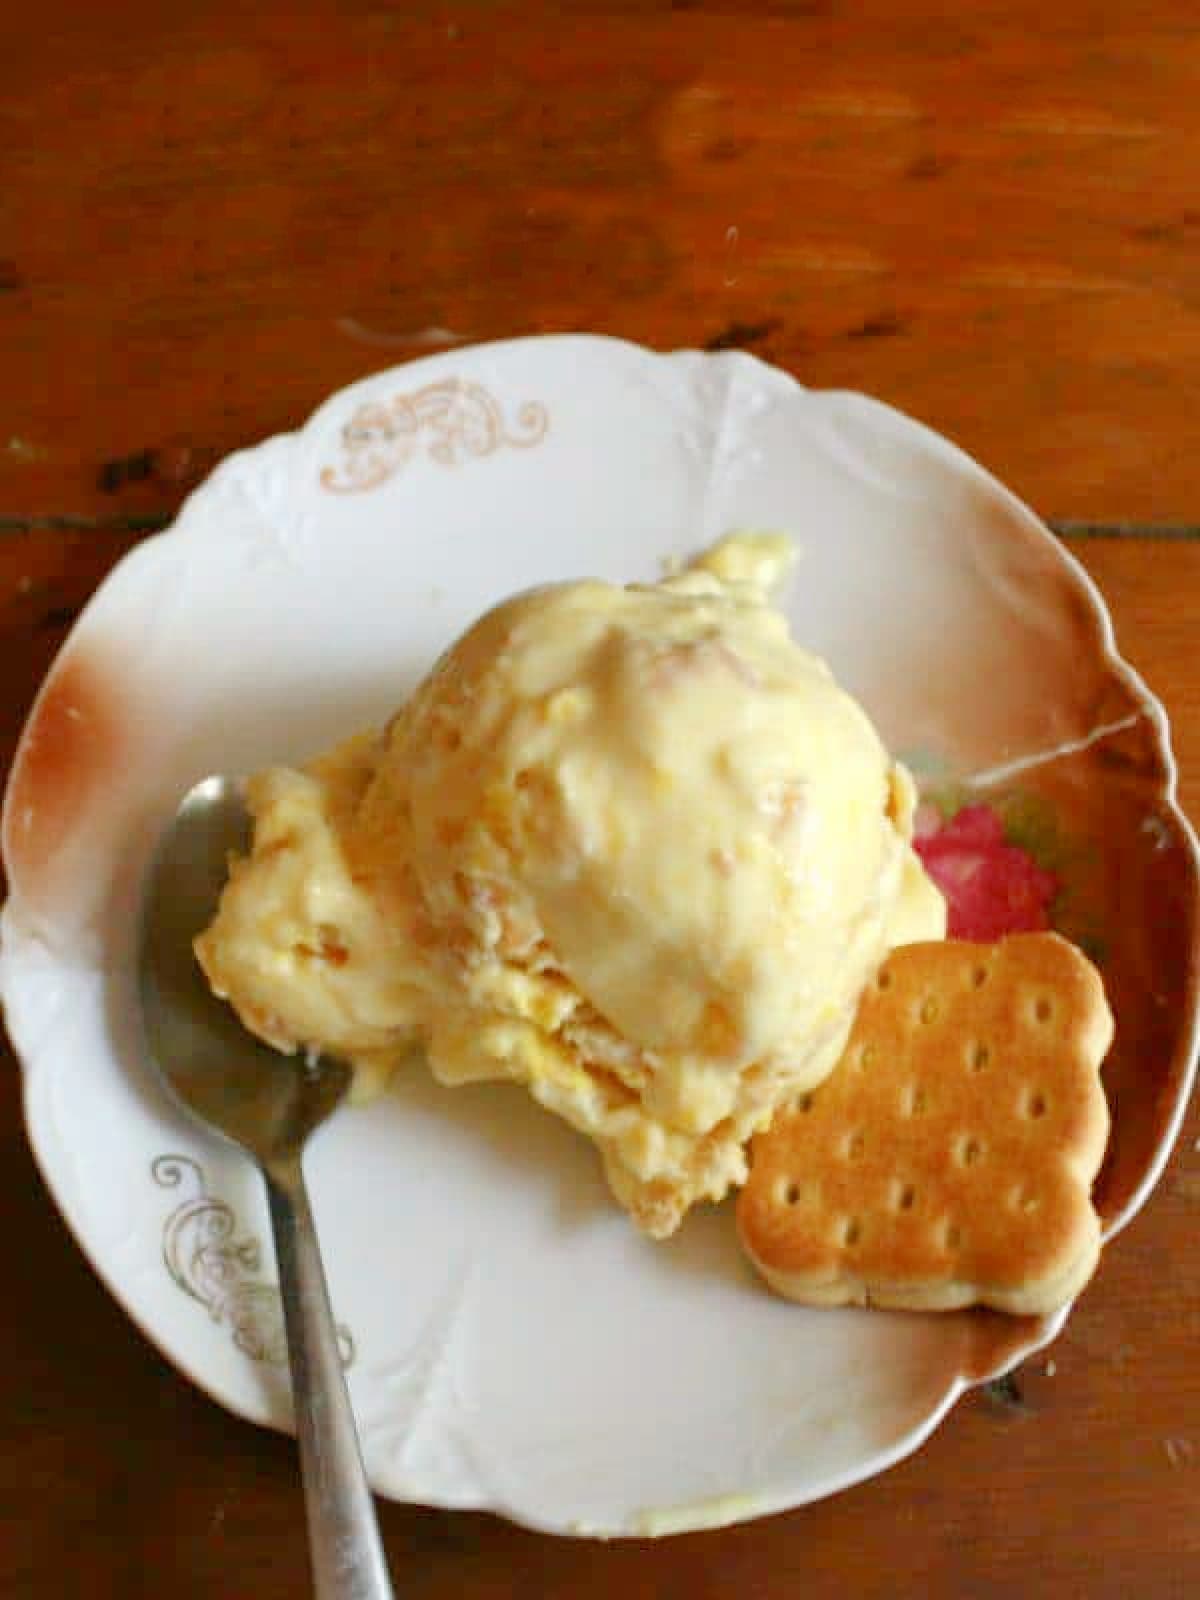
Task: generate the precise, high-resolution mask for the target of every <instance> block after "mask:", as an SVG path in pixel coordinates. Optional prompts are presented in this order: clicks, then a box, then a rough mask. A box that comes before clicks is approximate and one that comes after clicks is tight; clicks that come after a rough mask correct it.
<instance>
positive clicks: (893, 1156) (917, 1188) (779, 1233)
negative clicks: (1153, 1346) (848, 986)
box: [737, 933, 1113, 1314]
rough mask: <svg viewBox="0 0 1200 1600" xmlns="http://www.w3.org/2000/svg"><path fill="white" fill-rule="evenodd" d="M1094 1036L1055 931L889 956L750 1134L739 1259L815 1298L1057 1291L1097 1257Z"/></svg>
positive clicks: (929, 1298) (1094, 989) (1099, 1133)
mask: <svg viewBox="0 0 1200 1600" xmlns="http://www.w3.org/2000/svg"><path fill="white" fill-rule="evenodd" d="M1112 1031H1113V1024H1112V1015H1111V1013H1110V1011H1109V1008H1108V1003H1107V1001H1106V999H1105V996H1104V988H1103V985H1102V983H1101V981H1100V975H1099V973H1098V972H1097V971H1096V970H1095V968H1094V967H1093V966H1092V965H1091V963H1090V962H1089V961H1087V959H1086V958H1085V957H1084V956H1083V955H1082V954H1081V953H1080V952H1079V951H1078V950H1077V949H1076V948H1075V947H1074V946H1073V945H1071V944H1068V943H1067V941H1066V940H1065V939H1062V938H1060V937H1059V936H1058V935H1057V934H1053V933H1035V934H1017V935H1014V936H1013V937H1011V938H1008V939H1005V940H1003V941H1001V942H1000V943H999V944H994V945H979V944H968V943H965V942H962V941H957V940H947V941H945V942H942V943H937V944H916V945H907V946H905V947H903V948H901V949H898V950H895V951H893V952H892V954H891V956H889V958H888V960H887V961H886V962H885V963H884V965H883V967H882V968H881V969H880V971H879V974H878V976H877V977H876V979H875V982H874V983H873V984H872V985H871V987H870V988H869V989H868V991H867V993H866V994H865V995H864V996H863V999H862V1003H861V1006H860V1008H859V1013H858V1018H857V1021H856V1022H855V1025H854V1029H853V1032H852V1033H851V1035H850V1040H849V1043H848V1044H847V1046H846V1049H845V1051H844V1052H843V1055H842V1057H841V1060H840V1061H839V1062H838V1065H837V1066H836V1067H835V1069H834V1071H833V1072H832V1074H831V1075H830V1076H829V1077H828V1078H827V1079H826V1080H825V1081H824V1082H823V1083H822V1084H821V1085H820V1086H819V1087H818V1088H817V1089H815V1090H814V1091H813V1092H812V1093H811V1094H808V1095H804V1096H802V1097H801V1098H800V1100H798V1101H797V1102H795V1104H794V1105H792V1106H791V1107H789V1108H788V1109H786V1110H784V1111H781V1112H779V1113H778V1115H777V1116H776V1118H775V1120H774V1122H773V1124H772V1125H771V1127H770V1128H769V1129H768V1130H767V1132H765V1133H762V1134H759V1135H758V1137H757V1138H756V1139H755V1140H754V1142H753V1145H752V1150H751V1170H750V1178H749V1181H748V1182H747V1184H746V1187H745V1188H744V1189H743V1190H742V1193H741V1195H740V1197H739V1200H738V1207H737V1222H738V1232H739V1234H740V1237H741V1240H742V1244H743V1247H744V1248H745V1250H746V1252H747V1254H748V1255H749V1256H750V1259H751V1260H752V1261H753V1262H754V1264H755V1266H756V1267H757V1268H758V1269H759V1271H760V1272H761V1273H762V1275H763V1276H764V1277H765V1278H766V1280H767V1282H768V1283H769V1284H770V1285H771V1287H772V1288H773V1289H775V1290H777V1291H778V1292H779V1293H780V1294H782V1295H786V1296H787V1297H788V1298H789V1299H792V1300H801V1301H806V1302H809V1303H812V1304H817V1305H841V1304H846V1303H853V1304H860V1305H863V1304H871V1305H879V1306H897V1307H907V1308H911V1309H915V1310H939V1311H944V1310H951V1309H953V1308H956V1307H959V1306H966V1305H972V1304H977V1303H978V1304H983V1305H989V1306H994V1307H996V1308H997V1309H998V1310H1001V1311H1011V1312H1017V1313H1021V1314H1028V1313H1035V1314H1041V1313H1044V1312H1047V1311H1051V1310H1054V1309H1056V1308H1057V1307H1059V1306H1061V1305H1064V1304H1066V1302H1067V1301H1069V1300H1070V1299H1071V1298H1072V1297H1073V1296H1074V1295H1076V1294H1077V1293H1078V1292H1079V1290H1080V1289H1082V1287H1083V1286H1084V1284H1085V1283H1086V1282H1087V1280H1088V1278H1089V1277H1090V1276H1091V1274H1092V1272H1093V1270H1094V1268H1095V1265H1096V1261H1097V1259H1098V1257H1099V1253H1100V1222H1099V1218H1098V1217H1097V1215H1096V1213H1095V1211H1094V1210H1093V1208H1092V1204H1091V1199H1090V1193H1091V1186H1092V1181H1093V1179H1094V1178H1095V1175H1096V1172H1097V1170H1098V1168H1099V1166H1100V1162H1101V1160H1102V1158H1103V1155H1104V1148H1105V1144H1106V1142H1107V1139H1108V1126H1109V1119H1108V1105H1107V1102H1106V1101H1105V1098H1104V1091H1103V1088H1102V1086H1101V1083H1100V1076H1099V1068H1100V1064H1101V1062H1102V1061H1103V1059H1104V1055H1105V1053H1106V1051H1107V1050H1108V1046H1109V1044H1110V1042H1111V1040H1112Z"/></svg>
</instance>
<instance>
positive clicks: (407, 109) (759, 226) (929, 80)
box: [0, 0, 1200, 520]
mask: <svg viewBox="0 0 1200 1600" xmlns="http://www.w3.org/2000/svg"><path fill="white" fill-rule="evenodd" d="M5 17H6V19H7V20H6V21H4V22H3V23H0V60H2V61H4V63H5V65H6V67H7V73H6V90H5V95H4V98H3V103H2V105H0V192H3V194H4V213H3V215H4V219H5V220H4V222H3V224H0V226H2V227H3V233H2V234H0V343H2V347H3V349H4V352H5V372H6V380H7V381H6V384H5V400H4V402H3V424H2V426H0V504H2V505H4V506H5V507H11V508H12V509H13V510H14V511H19V512H26V513H40V512H45V511H48V510H50V511H64V510H69V511H76V512H93V513H103V512H104V511H107V510H113V509H117V508H120V509H125V508H133V509H145V508H154V509H167V510H169V509H171V508H173V507H174V505H175V504H176V503H177V501H178V499H179V496H180V494H181V492H182V490H183V489H184V488H185V487H186V486H187V485H188V484H190V483H191V482H193V481H194V480H195V478H196V476H197V475H198V474H200V473H201V472H202V471H203V470H204V468H205V467H206V466H207V465H208V464H209V463H211V461H212V460H213V459H215V458H216V457H217V456H219V455H223V454H225V453H226V452H228V451H229V450H230V449H232V448H234V447H236V446H238V445H241V444H244V443H246V442H249V441H252V440H254V439H257V438H259V437H261V436H262V435H263V434H266V433H270V432H274V431H278V430H280V429H285V428H289V427H291V426H294V425H295V424H296V423H297V422H298V421H299V420H301V419H302V418H303V417H304V416H305V415H306V414H307V412H308V411H309V410H310V409H311V408H312V407H313V406H314V405H315V404H316V403H317V402H318V401H319V400H320V399H321V398H322V397H323V396H324V395H325V394H326V393H328V392H329V391H330V390H331V389H333V388H335V387H337V386H339V385H341V384H343V383H345V382H347V381H349V380H350V379H352V378H356V377H359V376H361V375H363V374H364V373H366V372H368V371H370V370H372V369H374V368H377V367H380V366H387V365H390V364H391V363H393V362H395V361H397V360H401V359H405V358H407V357H410V356H412V355H415V354H420V353H421V352H422V351H425V350H427V349H432V348H439V347H443V346H444V345H445V344H446V343H447V342H448V341H453V340H457V339H473V340H478V339H486V338H491V337H495V336H502V335H504V336H506V335H510V334H514V333H526V332H536V331H544V330H551V329H564V328H583V329H591V330H597V331H603V332H611V333H619V334H624V335H627V336H629V337H631V338H634V339H639V340H642V341H645V342H648V343H651V344H654V345H657V346H674V345H704V344H728V343H735V344H744V345H749V346H752V347H753V348H755V349H758V350H760V351H762V352H763V353H765V354H767V355H769V356H770V357H771V358H772V359H774V360H776V361H779V362H781V363H782V364H784V365H785V366H787V367H789V368H791V369H792V370H793V371H795V372H796V373H797V374H798V375H799V376H801V377H802V378H803V379H804V380H805V381H806V382H809V383H811V384H814V385H818V386H826V385H835V386H836V385H846V386H850V387H866V388H870V389H871V390H872V391H873V392H874V393H876V394H878V395H880V396H881V397H882V398H884V399H887V400H890V401H892V402H894V403H895V404H898V405H900V406H901V407H904V408H906V409H908V410H911V411H912V412H914V413H915V414H916V415H918V416H920V417H922V418H924V419H925V420H927V421H929V422H931V423H932V424H933V425H934V426H936V427H938V428H941V429H943V430H945V431H947V432H949V433H951V434H952V435H953V436H955V437H956V438H958V439H959V440H960V441H961V442H962V443H963V444H964V445H966V446H967V448H968V449H970V450H972V451H973V452H974V453H976V454H978V455H979V456H980V457H981V458H982V459H983V460H984V461H985V462H986V463H987V464H989V465H990V466H992V467H993V468H995V469H996V470H997V471H998V472H999V473H1000V475H1001V476H1002V477H1004V478H1005V480H1006V481H1008V482H1010V483H1011V484H1012V485H1013V486H1014V487H1015V488H1016V489H1017V490H1018V492H1020V493H1021V494H1023V495H1024V496H1025V497H1027V498H1028V499H1030V500H1031V501H1032V502H1033V503H1034V504H1035V505H1037V507H1038V508H1039V509H1040V510H1041V511H1042V512H1043V513H1045V514H1047V515H1072V516H1085V517H1096V518H1103V517H1138V518H1143V519H1150V520H1154V519H1157V520H1177V519H1180V518H1186V517H1188V516H1189V515H1192V514H1193V513H1194V512H1195V508H1196V506H1197V505H1198V504H1200V453H1198V452H1196V451H1194V450H1188V449H1184V448H1182V434H1181V428H1182V426H1183V419H1184V418H1186V417H1187V416H1188V415H1189V413H1190V412H1191V411H1192V410H1193V409H1194V406H1195V403H1196V398H1197V377H1196V374H1197V373H1198V372H1200V255H1198V246H1200V200H1198V199H1197V196H1196V193H1195V183H1194V173H1195V170H1196V168H1197V162H1198V161H1200V96H1198V95H1197V94H1196V79H1197V74H1198V72H1200V14H1196V13H1194V11H1193V10H1192V8H1190V7H1188V6H1181V5H1180V4H1179V0H1141V3H1139V5H1137V6H1136V7H1131V6H1127V5H1123V4H1119V3H1117V0H1108V3H1102V0H1068V3H1062V4H1059V5H1057V6H1053V7H1050V6H1047V5H1045V4H1044V3H1038V0H1009V3H1007V4H1000V3H997V0H987V3H984V4H978V5H975V6H972V7H969V8H958V9H956V10H955V11H953V12H948V11H947V8H946V7H945V6H944V5H942V4H941V3H940V0H859V3H858V4H856V5H854V6H844V5H841V4H836V3H834V0H796V3H792V4H785V3H777V4H767V5H763V6H760V7H755V6H749V7H744V6H739V5H731V4H684V5H679V4H674V5H668V4H664V3H650V0H648V3H645V4H631V3H627V4H619V3H609V4H592V3H581V4H576V5H574V6H572V7H571V8H570V13H569V20H568V17H567V14H566V13H564V12H563V11H562V10H561V8H559V7H556V6H553V5H548V4H526V5H523V6H519V7H516V6H504V5H492V4H462V5H456V6H454V7H449V6H447V5H446V4H444V3H430V0H416V3H415V4H409V5H406V6H404V7H399V6H393V5H388V4H364V3H362V0H343V3H341V4H336V5H335V4H334V3H333V0H324V3H320V0H315V3H306V4H300V5H295V4H289V5H286V6H285V5H281V4H280V3H279V0H266V3H265V4H263V5H261V6H259V7H255V8H253V10H252V11H248V10H247V8H246V7H245V6H244V5H242V4H240V3H235V0H208V3H207V4H206V5H204V6H203V7H163V6H161V5H159V4H152V3H147V0H123V3H120V4H117V5H114V6H104V7H93V6H92V5H90V4H88V3H86V0H74V3H67V0H50V3H49V4H48V5H46V6H44V7H41V8H39V10H38V13H37V26H36V27H34V26H33V25H32V24H31V21H30V17H29V14H28V13H27V12H24V11H22V9H21V8H19V7H16V6H13V7H8V8H5Z"/></svg>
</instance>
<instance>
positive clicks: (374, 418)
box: [321, 378, 550, 494]
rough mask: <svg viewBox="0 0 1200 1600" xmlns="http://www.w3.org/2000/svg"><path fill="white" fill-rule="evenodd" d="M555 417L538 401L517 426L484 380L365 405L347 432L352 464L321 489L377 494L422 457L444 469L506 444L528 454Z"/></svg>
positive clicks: (324, 478) (433, 386)
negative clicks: (378, 490)
mask: <svg viewBox="0 0 1200 1600" xmlns="http://www.w3.org/2000/svg"><path fill="white" fill-rule="evenodd" d="M549 426H550V418H549V414H548V412H547V411H546V408H545V406H544V405H541V404H540V403H539V402H538V401H536V400H528V401H526V402H525V403H524V404H523V405H522V406H521V407H520V408H519V409H518V411H517V413H516V419H515V425H513V426H510V425H509V424H508V423H507V422H506V421H505V418H504V413H503V411H502V409H501V407H500V404H499V402H498V401H497V400H496V399H495V398H494V397H493V396H492V395H491V394H489V393H488V391H487V390H486V389H485V388H483V386H482V385H481V384H478V383H467V382H466V381H464V380H463V379H461V378H443V379H442V380H441V381H440V382H438V383H428V384H426V385H425V386H424V388H421V389H417V390H415V391H414V392H413V393H411V394H398V395H396V396H394V397H393V398H392V399H391V400H385V401H379V400H372V401H368V402H367V403H366V404H365V405H361V406H359V408H358V409H357V411H355V413H354V415H353V416H352V417H351V418H350V420H349V422H347V423H346V425H345V427H344V428H343V429H342V446H343V448H344V450H345V459H344V460H343V461H342V462H341V464H340V465H339V466H335V467H325V468H323V469H322V471H321V485H322V487H323V488H325V489H329V490H331V491H332V492H333V493H335V494H356V493H361V492H362V491H364V490H366V489H375V488H378V486H379V485H380V484H381V483H383V482H385V481H386V480H387V479H388V478H390V477H392V476H393V474H395V473H397V472H399V471H400V469H401V468H402V467H404V466H406V465H407V464H408V463H409V462H410V461H412V460H413V458H414V457H416V456H418V455H420V454H421V453H422V452H423V453H424V454H425V456H427V457H428V459H429V460H430V461H435V462H437V464H438V465H439V466H442V467H455V466H458V465H459V463H460V462H462V461H466V460H469V459H470V458H471V457H474V456H490V455H492V454H494V453H495V451H497V450H499V449H501V448H502V447H504V446H510V447H512V448H513V449H516V450H529V449H531V448H532V447H533V446H534V445H536V444H540V443H541V441H542V440H543V439H544V438H545V436H546V429H547V428H548V427H549Z"/></svg>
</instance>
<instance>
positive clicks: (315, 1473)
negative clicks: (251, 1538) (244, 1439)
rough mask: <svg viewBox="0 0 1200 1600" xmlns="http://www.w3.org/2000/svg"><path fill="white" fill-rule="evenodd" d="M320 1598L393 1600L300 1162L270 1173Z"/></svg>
mask: <svg viewBox="0 0 1200 1600" xmlns="http://www.w3.org/2000/svg"><path fill="white" fill-rule="evenodd" d="M266 1179H267V1193H268V1196H269V1198H270V1210H271V1227H272V1229H273V1230H274V1234H275V1254H276V1257H277V1258H278V1265H279V1286H280V1292H281V1294H282V1297H283V1316H284V1325H285V1327H286V1329H287V1343H288V1356H289V1359H290V1362H291V1369H292V1397H293V1400H294V1402H295V1411H296V1432H297V1436H298V1438H299V1441H300V1470H301V1473H302V1476H303V1479H304V1503H305V1509H306V1511H307V1514H308V1543H309V1552H310V1555H311V1558H312V1571H313V1592H314V1594H315V1595H316V1597H317V1600H393V1594H392V1585H391V1581H390V1579H389V1578H388V1571H387V1563H386V1561H385V1559H384V1554H383V1544H382V1541H381V1539H380V1537H379V1524H378V1522H377V1521H376V1518H375V1507H374V1504H373V1503H372V1500H371V1491H370V1488H369V1487H368V1484H367V1478H366V1473H365V1472H364V1471H363V1464H362V1456H361V1455H360V1453H359V1448H358V1433H357V1431H356V1429H355V1426H354V1413H353V1412H352V1411H351V1409H350V1397H349V1395H348V1393H347V1392H346V1380H345V1378H344V1376H343V1374H342V1361H341V1354H340V1352H339V1350H338V1342H337V1333H336V1331H335V1329H334V1324H333V1313H332V1311H331V1310H330V1307H329V1291H328V1290H327V1288H326V1286H325V1273H324V1270H323V1268H322V1266H321V1255H320V1251H319V1249H318V1246H317V1234H316V1229H315V1228H314V1226H313V1219H312V1212H311V1210H310V1209H309V1204H308V1194H307V1191H306V1189H305V1186H304V1175H303V1173H302V1172H301V1170H300V1160H299V1157H298V1156H297V1157H295V1158H294V1159H293V1160H291V1161H289V1162H287V1163H286V1164H285V1163H273V1164H272V1167H271V1170H270V1171H269V1172H268V1173H267V1174H266Z"/></svg>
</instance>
